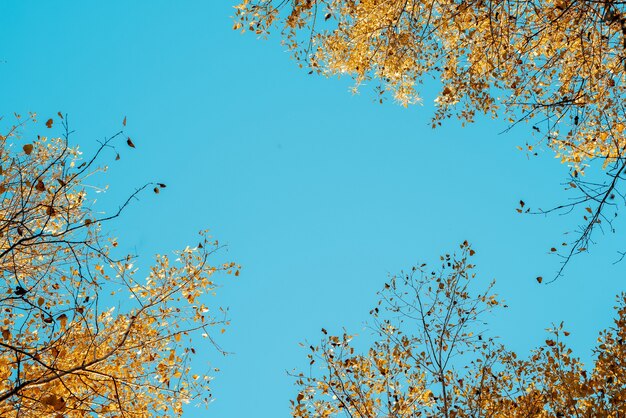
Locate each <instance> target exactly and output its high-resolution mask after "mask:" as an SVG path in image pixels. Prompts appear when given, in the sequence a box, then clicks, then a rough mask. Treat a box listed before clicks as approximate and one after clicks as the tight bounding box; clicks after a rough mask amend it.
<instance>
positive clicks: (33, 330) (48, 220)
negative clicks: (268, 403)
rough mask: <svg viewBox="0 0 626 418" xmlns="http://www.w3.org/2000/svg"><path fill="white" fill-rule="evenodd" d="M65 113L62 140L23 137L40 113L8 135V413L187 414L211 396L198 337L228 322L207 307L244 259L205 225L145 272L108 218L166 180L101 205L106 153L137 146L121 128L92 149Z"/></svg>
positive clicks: (2, 211)
mask: <svg viewBox="0 0 626 418" xmlns="http://www.w3.org/2000/svg"><path fill="white" fill-rule="evenodd" d="M55 119H56V120H57V121H60V122H61V124H62V125H63V127H64V128H65V135H64V136H63V137H61V138H47V137H44V136H37V138H29V139H26V138H22V137H21V136H20V130H21V129H22V128H23V125H24V124H25V123H30V124H32V123H34V122H35V121H34V115H29V117H27V118H21V119H19V117H18V122H17V123H16V125H15V126H13V127H12V128H10V129H9V131H8V132H7V133H5V134H4V135H2V136H0V269H1V272H2V275H3V278H2V286H3V290H2V296H0V320H1V323H0V332H1V335H0V416H2V417H48V416H49V417H59V418H60V417H68V418H69V417H86V416H101V417H148V416H161V417H170V416H180V415H181V414H182V408H183V405H184V404H186V403H189V402H194V403H195V402H197V401H199V400H202V399H204V400H205V401H208V398H209V397H210V393H209V392H208V390H209V387H208V384H209V380H210V378H209V377H208V376H206V375H204V374H203V373H199V374H193V372H192V370H191V363H192V358H193V354H195V353H196V350H197V349H198V346H197V344H199V341H198V338H201V337H202V336H204V337H205V338H208V340H207V341H211V342H212V340H211V337H210V334H212V331H211V328H212V327H215V326H219V327H220V328H221V326H223V325H226V324H227V318H226V317H225V313H226V312H225V311H223V310H220V309H217V308H213V307H211V308H210V309H209V307H208V306H207V305H206V303H208V301H207V299H206V296H207V294H210V293H213V291H214V289H215V288H216V283H215V282H214V275H215V274H216V273H218V272H226V273H230V272H235V273H238V270H237V266H236V265H235V264H233V263H225V264H224V263H222V264H218V265H213V264H212V263H211V255H212V254H213V253H214V252H215V251H216V250H217V249H218V248H219V246H218V243H217V242H216V241H213V240H211V239H210V238H209V236H208V235H207V234H206V233H202V234H201V235H202V237H201V239H200V243H199V244H198V245H196V246H194V247H193V248H186V249H184V250H182V251H180V252H178V253H176V256H175V257H174V258H173V259H172V258H170V257H168V256H165V255H160V256H157V257H156V260H155V262H154V264H153V266H152V267H151V268H150V269H149V271H147V272H146V273H143V274H142V273H140V272H138V271H137V270H138V269H137V268H136V267H134V266H133V263H134V257H132V256H130V255H118V254H116V252H117V250H116V248H115V247H117V241H116V240H115V239H114V238H112V237H109V236H107V235H106V234H105V233H104V232H103V229H102V226H103V225H104V224H105V223H106V222H107V221H110V220H112V219H113V218H116V217H117V216H119V215H120V213H121V212H122V211H123V209H124V208H125V207H126V206H127V205H128V204H129V203H130V202H131V201H132V200H133V199H134V198H135V197H137V195H138V194H139V193H141V192H142V191H143V190H146V189H148V190H149V189H153V190H154V192H155V193H158V192H159V190H161V189H162V188H164V187H166V186H165V185H164V184H161V183H155V184H147V185H144V186H143V187H141V188H139V189H138V190H137V191H136V192H135V193H133V194H132V196H130V197H129V199H128V200H126V201H125V203H123V204H122V205H121V206H120V208H119V210H118V211H117V212H115V213H112V214H108V215H103V214H101V213H99V212H96V211H95V210H94V208H93V204H92V202H91V201H90V199H89V197H88V194H87V189H88V185H89V184H88V177H89V176H90V175H92V174H94V173H96V172H97V171H101V170H100V169H99V168H98V167H97V164H98V159H99V158H101V157H102V156H103V154H106V153H111V152H113V154H112V156H115V150H116V146H123V147H127V146H128V147H133V148H134V146H135V144H134V143H133V142H132V141H131V140H130V138H127V137H125V136H124V133H123V131H120V132H119V133H117V134H116V135H113V136H112V137H110V138H108V139H106V140H104V141H103V142H102V143H101V144H100V146H99V148H98V149H97V151H96V152H95V153H94V155H92V156H91V157H89V158H86V159H85V158H84V157H83V156H82V155H81V153H80V152H79V151H78V150H77V148H73V147H71V146H70V145H69V144H68V136H69V130H68V127H67V122H66V121H67V117H66V116H65V117H63V115H61V114H60V113H59V115H58V117H56V116H55ZM53 123H54V120H53V119H50V120H48V121H47V122H46V125H47V127H48V128H51V127H52V126H53ZM124 125H126V119H124ZM29 136H30V135H29ZM118 141H120V142H121V144H118V143H117V142H118ZM124 142H126V144H124ZM116 158H119V154H117V157H116ZM212 344H213V345H215V344H214V343H212ZM216 349H218V350H219V348H218V347H217V346H216Z"/></svg>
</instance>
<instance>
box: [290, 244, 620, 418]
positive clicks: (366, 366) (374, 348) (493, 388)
mask: <svg viewBox="0 0 626 418" xmlns="http://www.w3.org/2000/svg"><path fill="white" fill-rule="evenodd" d="M473 253H474V252H473V250H471V248H470V246H469V245H468V244H467V242H465V243H463V244H462V245H461V252H460V254H459V255H458V256H456V255H449V254H446V255H444V256H442V257H441V265H440V266H437V267H434V266H427V265H426V264H422V265H420V266H419V267H414V268H413V269H412V270H411V271H409V272H406V273H402V274H400V275H397V276H394V277H392V278H391V280H390V281H388V283H386V284H385V287H384V289H383V290H382V291H381V292H380V293H379V295H380V302H379V303H378V306H377V307H376V308H375V309H373V310H372V311H371V312H370V314H371V315H372V319H373V322H372V323H370V329H371V330H372V331H373V335H374V337H373V338H374V341H373V342H372V343H371V345H369V348H365V349H361V347H362V346H363V344H362V343H361V344H360V343H358V338H357V337H355V336H351V335H348V334H343V335H337V336H336V335H329V334H328V333H327V331H326V330H324V329H322V332H323V333H324V334H325V335H324V337H323V339H322V342H321V344H320V345H317V346H311V347H310V353H309V355H308V357H309V361H310V363H311V367H310V371H309V372H307V373H306V374H305V373H298V374H296V375H295V376H296V382H297V385H298V387H299V393H298V395H297V397H296V399H294V400H292V401H291V405H292V415H293V416H294V417H299V418H309V417H339V416H345V417H355V418H356V417H359V418H374V417H393V418H400V417H446V418H448V417H450V418H451V417H456V418H460V417H467V418H469V417H472V418H474V417H511V418H513V417H520V418H521V417H544V418H563V417H621V416H625V414H626V364H625V362H626V295H625V294H622V295H621V296H620V297H619V298H618V304H617V307H616V310H617V319H616V320H615V324H614V326H613V327H611V328H609V329H607V330H605V331H603V332H602V333H601V334H600V337H599V339H598V345H597V348H596V349H595V364H594V365H593V369H592V370H591V371H588V370H587V369H586V368H585V367H584V365H583V364H582V363H581V362H580V360H579V359H578V358H577V357H575V356H574V354H573V353H572V350H571V349H570V348H568V347H567V344H566V340H567V336H568V335H569V333H568V332H567V331H565V330H564V329H563V324H560V325H558V326H556V327H554V328H553V329H552V330H550V334H549V335H548V336H547V339H546V340H545V344H544V345H543V346H541V347H539V348H538V349H536V350H534V351H533V352H532V354H531V355H530V357H529V358H527V359H521V358H518V357H517V356H516V355H515V353H514V352H511V351H509V350H507V349H506V348H505V347H504V346H503V345H502V344H500V343H498V341H497V340H495V339H493V338H491V337H489V336H488V335H487V333H486V328H485V325H484V324H485V323H484V319H485V318H484V315H485V313H487V312H488V311H490V310H492V309H493V308H496V307H498V306H500V305H502V302H501V301H499V300H498V299H497V298H496V297H495V296H494V295H493V294H492V293H491V285H490V284H482V285H481V284H480V283H479V278H477V277H476V275H475V273H474V268H475V266H474V265H473V264H472V263H471V256H472V255H473ZM481 287H482V288H483V289H484V290H483V291H477V289H480V288H481ZM504 306H505V305H504Z"/></svg>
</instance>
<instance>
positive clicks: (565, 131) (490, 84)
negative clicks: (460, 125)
mask: <svg viewBox="0 0 626 418" xmlns="http://www.w3.org/2000/svg"><path fill="white" fill-rule="evenodd" d="M235 20H236V22H235V26H234V29H241V30H243V31H246V30H249V31H253V32H256V33H257V34H259V35H264V34H267V33H268V32H269V31H270V29H271V28H272V27H276V26H278V27H279V28H280V30H281V31H282V36H283V40H284V43H285V44H286V45H287V46H288V48H289V49H290V50H291V51H292V52H293V55H294V56H295V58H296V59H297V60H298V61H299V62H300V64H301V65H302V66H306V67H308V68H309V69H310V70H311V71H312V72H317V73H320V74H324V75H327V76H332V75H348V76H351V77H353V78H354V80H355V82H356V85H357V86H358V85H359V84H361V83H363V82H365V81H369V80H376V81H378V84H377V86H378V87H377V90H378V92H379V93H380V95H381V97H385V96H386V92H390V94H391V95H392V96H393V97H395V99H397V100H398V101H399V102H400V103H402V104H404V105H408V104H410V103H416V102H419V101H420V91H419V86H420V85H421V84H422V83H423V82H424V81H428V80H430V79H435V80H437V81H436V82H435V86H436V87H437V88H438V91H439V93H438V95H437V97H436V99H435V104H436V112H435V115H434V118H433V121H432V125H433V127H434V126H437V125H439V124H441V121H442V120H443V119H446V118H449V117H451V116H457V117H458V118H460V119H461V120H463V121H464V122H467V121H473V120H474V118H475V116H476V114H477V113H484V114H487V115H490V116H492V117H494V118H495V117H503V118H506V119H507V120H508V121H509V123H511V124H512V125H514V124H517V123H518V122H520V121H528V122H530V123H532V125H533V131H534V133H536V134H537V135H539V138H538V141H537V142H544V143H545V144H547V146H549V147H550V148H551V149H553V150H554V152H555V153H556V155H557V156H558V157H559V158H560V159H561V161H562V162H564V163H566V164H568V165H570V167H571V179H570V180H568V183H569V185H570V187H571V188H574V189H575V190H577V191H578V192H580V194H579V195H577V197H576V198H575V199H573V201H571V202H568V203H567V204H565V205H561V206H558V207H556V208H554V209H555V210H564V211H568V210H570V209H571V208H572V207H575V206H577V207H580V210H581V212H582V215H583V216H585V219H584V222H583V224H582V226H581V230H580V231H579V234H578V235H577V238H576V239H575V240H573V242H571V243H570V245H569V247H568V248H569V250H567V251H566V252H565V253H564V254H563V255H564V257H565V260H564V261H565V263H567V261H568V260H569V258H570V257H571V256H572V255H573V254H575V253H578V252H581V251H585V250H586V249H587V248H588V246H589V244H590V238H591V235H592V232H593V231H594V229H597V227H599V226H601V225H599V224H601V223H604V224H605V225H607V224H610V223H611V222H612V221H613V218H614V215H613V213H609V212H610V206H615V205H616V204H617V202H618V201H619V202H621V203H622V204H623V203H624V202H623V195H622V194H621V193H620V192H619V190H618V187H617V186H618V180H619V179H620V176H621V175H622V174H624V171H625V169H626V158H624V149H625V147H626V133H625V127H626V112H625V109H624V105H623V98H624V92H625V90H624V89H625V86H626V84H625V83H626V78H625V74H626V71H625V70H626V4H625V3H624V2H621V1H616V0H601V1H587V0H530V1H511V0H503V1H490V0H242V1H241V2H240V4H239V5H237V6H236V15H235ZM526 146H527V149H528V150H532V149H533V147H534V146H536V144H528V143H527V144H526ZM594 160H600V163H599V164H598V165H600V166H603V167H604V169H605V170H606V171H605V173H606V174H607V175H608V177H607V178H605V179H604V180H596V179H594V180H593V181H591V180H584V179H583V177H582V174H584V172H585V169H586V168H587V167H588V166H589V165H590V164H591V163H592V161H594ZM522 210H523V211H527V210H528V207H526V208H520V211H522ZM537 212H539V213H545V212H550V210H548V211H542V210H538V211H537ZM560 273H561V272H559V274H560Z"/></svg>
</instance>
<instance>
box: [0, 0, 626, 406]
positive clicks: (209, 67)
mask: <svg viewBox="0 0 626 418" xmlns="http://www.w3.org/2000/svg"><path fill="white" fill-rule="evenodd" d="M233 5H234V3H231V2H230V1H228V0H226V1H223V0H222V1H216V0H209V1H206V0H204V1H185V2H172V1H156V0H153V1H133V2H128V1H118V0H115V1H107V2H95V1H66V2H43V1H26V0H24V1H19V2H18V1H13V2H10V1H4V2H2V3H1V5H0V86H1V94H2V101H1V103H0V113H1V114H3V115H7V116H9V115H11V114H12V113H13V112H14V111H17V112H22V113H24V112H27V111H36V112H38V113H39V114H40V115H41V118H42V119H43V118H47V117H48V116H52V115H55V114H56V112H57V111H59V110H61V111H63V112H67V113H69V115H70V118H71V123H72V127H73V128H74V129H75V130H76V132H77V133H76V134H75V136H74V141H75V142H76V143H77V144H79V145H80V146H81V147H83V148H84V149H86V150H89V149H93V147H94V144H95V141H96V140H98V139H101V138H103V137H104V136H105V135H107V134H109V133H113V132H115V131H116V130H117V129H118V128H119V126H120V121H121V119H122V118H123V116H124V115H126V116H127V117H128V131H129V132H130V134H131V136H132V137H133V140H134V142H135V144H136V145H137V149H136V150H135V151H131V150H128V151H127V150H124V153H123V154H122V160H121V161H119V162H118V163H115V164H111V170H110V172H109V174H108V175H107V183H108V184H110V191H109V192H108V193H107V194H106V195H105V196H102V197H101V198H100V200H101V204H102V205H103V206H102V207H112V206H111V205H113V203H114V202H117V201H119V200H121V199H123V198H124V197H125V196H127V195H128V193H129V192H131V191H132V190H133V187H134V186H138V185H141V184H143V183H144V182H145V181H149V180H158V181H162V182H164V183H167V185H168V188H167V189H166V190H164V191H163V193H161V194H160V195H159V196H153V195H146V196H145V197H144V198H142V200H141V202H139V203H138V204H135V205H134V206H133V207H132V208H131V209H130V210H128V212H127V213H126V214H125V215H124V216H123V218H122V219H120V220H118V221H116V222H115V223H114V224H112V225H111V228H112V229H113V233H114V234H116V235H117V236H119V237H120V239H121V242H122V243H123V245H125V246H126V248H128V249H129V250H130V251H136V252H137V253H139V255H140V256H141V257H144V262H146V263H147V262H148V261H149V259H150V257H151V255H152V254H154V253H156V252H161V253H164V252H169V251H172V250H175V249H179V248H183V247H184V246H185V245H187V244H192V245H193V244H195V242H196V232H197V231H198V230H200V229H203V228H210V229H211V230H212V231H213V235H214V236H215V237H217V238H219V239H220V240H221V241H222V242H224V243H228V245H229V249H228V253H227V254H225V257H227V258H231V259H233V260H235V261H237V262H238V263H240V264H242V265H243V270H242V274H241V276H240V277H238V278H236V279H234V278H233V279H230V278H229V279H227V280H226V279H225V280H224V287H223V288H222V289H220V290H219V293H218V295H217V297H216V298H215V303H216V304H221V305H223V306H228V307H230V310H231V317H232V322H233V324H232V327H230V328H229V330H228V332H227V333H226V334H225V335H224V336H222V337H220V338H219V342H220V343H221V345H222V346H223V347H224V348H225V349H226V350H228V351H232V352H235V354H234V355H232V356H229V357H227V358H225V359H222V358H220V357H219V356H218V355H217V353H216V352H215V351H214V350H212V349H210V348H209V347H207V349H206V350H205V351H204V353H205V354H203V356H204V358H203V360H206V361H211V362H212V364H214V365H217V366H219V367H220V368H221V370H222V371H221V373H219V374H218V375H217V376H216V379H215V380H214V382H213V388H214V396H215V397H216V401H215V402H214V403H213V404H212V405H211V407H210V408H209V411H208V413H206V412H205V411H204V410H202V409H201V410H197V411H196V410H188V411H187V413H186V414H185V416H189V417H196V416H197V417H200V416H213V417H221V418H231V417H232V418H236V417H242V416H261V417H280V416H288V413H289V409H288V406H289V403H288V401H289V400H290V399H292V398H293V397H294V394H295V390H294V387H293V385H292V380H291V379H290V378H289V377H287V375H286V373H285V371H286V370H288V369H292V368H294V367H295V368H298V367H301V368H303V367H305V366H306V365H307V362H306V358H305V354H306V353H305V351H304V350H302V349H301V348H299V346H298V342H300V341H304V340H305V339H309V340H310V341H312V342H316V341H318V340H319V337H320V332H319V330H320V328H321V327H322V326H324V327H326V328H328V329H329V330H334V331H340V330H341V327H343V326H345V327H346V328H348V329H349V330H350V331H352V332H361V333H366V331H363V327H362V324H363V322H364V321H365V320H366V319H367V312H368V311H369V309H370V308H371V307H372V305H373V303H374V301H375V292H376V291H377V290H379V289H380V287H381V286H382V284H383V283H384V280H385V278H386V275H387V273H393V272H397V271H399V270H401V269H403V268H409V267H410V266H411V265H412V264H414V263H416V262H418V261H422V260H426V261H430V260H435V257H436V256H437V255H438V254H440V253H443V252H446V251H451V250H453V249H454V248H456V246H457V244H458V243H459V242H462V241H463V240H465V239H467V240H470V241H471V242H472V243H473V245H474V248H475V249H476V251H477V258H476V263H477V264H478V271H479V272H480V274H481V276H482V277H483V278H484V280H485V282H487V281H488V280H491V279H492V278H496V279H497V292H498V293H499V294H500V296H501V297H502V298H504V299H506V300H507V302H508V304H509V305H510V308H509V309H508V310H505V311H499V312H498V313H497V315H494V316H493V317H491V318H489V320H490V324H491V326H490V329H491V330H492V333H493V334H496V335H500V336H501V337H502V340H503V341H504V342H506V343H507V344H508V345H509V347H510V348H513V349H515V350H517V351H518V352H519V353H521V354H526V353H528V351H529V350H530V349H531V348H532V347H533V346H535V345H537V344H539V343H541V342H542V341H543V340H544V339H545V333H544V329H545V328H547V327H549V326H550V325H551V323H553V322H557V323H558V322H560V321H561V320H564V321H565V322H566V324H567V327H568V329H570V330H571V331H573V332H572V335H571V336H570V337H569V338H570V340H571V341H570V342H571V344H572V345H573V346H574V348H575V349H576V350H577V352H578V354H580V355H582V356H583V357H584V358H586V359H589V358H590V352H591V348H592V347H593V345H594V343H595V339H596V336H597V332H598V330H599V329H601V328H602V327H604V326H606V325H608V324H609V321H610V318H611V317H612V315H613V311H612V306H613V305H614V299H615V295H616V294H617V293H618V292H620V291H621V290H622V289H623V285H622V279H623V273H624V268H625V267H626V264H625V263H621V264H617V265H613V264H612V262H613V261H614V260H615V259H616V258H617V254H616V251H617V250H619V249H623V248H620V242H618V241H620V240H618V239H617V237H618V236H616V235H607V236H604V237H601V236H598V238H599V239H600V241H599V243H598V245H595V246H593V247H592V252H591V254H588V255H584V256H582V257H577V258H575V259H574V260H573V262H572V263H571V265H570V268H569V269H568V270H567V272H566V273H567V275H566V277H565V278H562V279H560V280H559V281H558V282H556V283H554V284H552V285H550V286H540V285H538V284H537V283H536V282H535V277H536V276H538V275H543V276H545V277H548V276H550V275H551V274H552V273H553V272H554V271H555V270H556V269H557V267H558V260H557V259H556V258H555V257H553V256H550V255H549V254H548V251H549V249H550V247H551V246H553V245H554V244H555V243H559V242H561V241H562V240H563V237H562V236H561V234H562V232H564V231H566V230H568V229H572V228H573V227H574V226H575V221H576V219H575V218H573V217H559V216H554V217H549V218H543V217H531V216H520V215H518V214H516V213H515V208H516V207H517V202H518V201H519V199H520V198H523V199H524V200H525V201H526V202H528V203H529V204H532V205H534V206H543V207H548V206H550V205H551V204H553V203H562V202H563V201H564V199H566V198H567V197H568V195H567V194H564V193H563V192H562V186H560V184H559V183H560V182H561V181H562V180H563V179H564V177H565V175H566V169H565V167H563V166H561V165H559V163H558V161H557V160H555V159H554V158H553V155H552V154H550V152H549V151H545V152H544V153H543V154H541V155H540V156H539V157H538V158H531V159H529V158H527V157H526V155H525V154H523V153H521V152H519V151H517V150H516V145H520V144H523V143H524V142H525V141H526V140H527V139H530V129H528V127H521V128H518V129H516V130H514V131H513V132H512V133H509V134H506V135H498V132H499V131H501V130H502V128H503V127H504V125H502V124H501V123H496V122H493V121H490V120H479V121H478V122H477V123H476V124H474V125H472V126H470V127H468V128H464V129H461V127H460V124H459V123H457V122H456V121H450V122H449V123H448V124H447V125H446V126H444V127H443V128H441V129H438V130H434V131H433V130H431V129H430V128H429V126H428V121H429V118H430V116H431V115H432V112H433V108H432V105H431V103H430V102H428V101H427V102H426V103H425V105H424V106H416V107H411V108H409V109H404V108H402V107H400V106H396V105H394V104H393V103H387V104H385V105H382V106H381V105H379V104H376V103H374V101H373V100H372V99H373V95H370V94H369V92H367V91H364V92H363V93H362V94H361V95H357V96H353V95H351V94H350V93H349V92H348V87H349V86H350V83H349V81H347V80H339V81H338V80H326V79H322V78H319V77H315V76H309V75H307V73H306V72H305V71H303V70H299V69H298V68H297V66H296V65H295V64H294V62H293V61H291V60H290V58H289V56H288V54H287V53H285V51H284V48H283V47H281V46H280V42H279V40H278V39H277V38H271V39H269V40H268V41H262V40H257V39H256V37H255V36H254V35H252V34H246V35H240V34H239V33H236V32H233V31H232V30H231V27H232V21H231V19H230V16H231V15H232V6H233ZM427 95H428V92H427ZM28 133H30V134H32V133H33V132H30V131H28V132H27V134H28Z"/></svg>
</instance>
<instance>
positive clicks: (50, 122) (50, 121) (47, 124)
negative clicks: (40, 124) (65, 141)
mask: <svg viewBox="0 0 626 418" xmlns="http://www.w3.org/2000/svg"><path fill="white" fill-rule="evenodd" d="M53 123H54V121H53V120H52V118H50V119H48V120H47V121H46V126H47V127H48V129H50V128H52V124H53Z"/></svg>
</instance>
